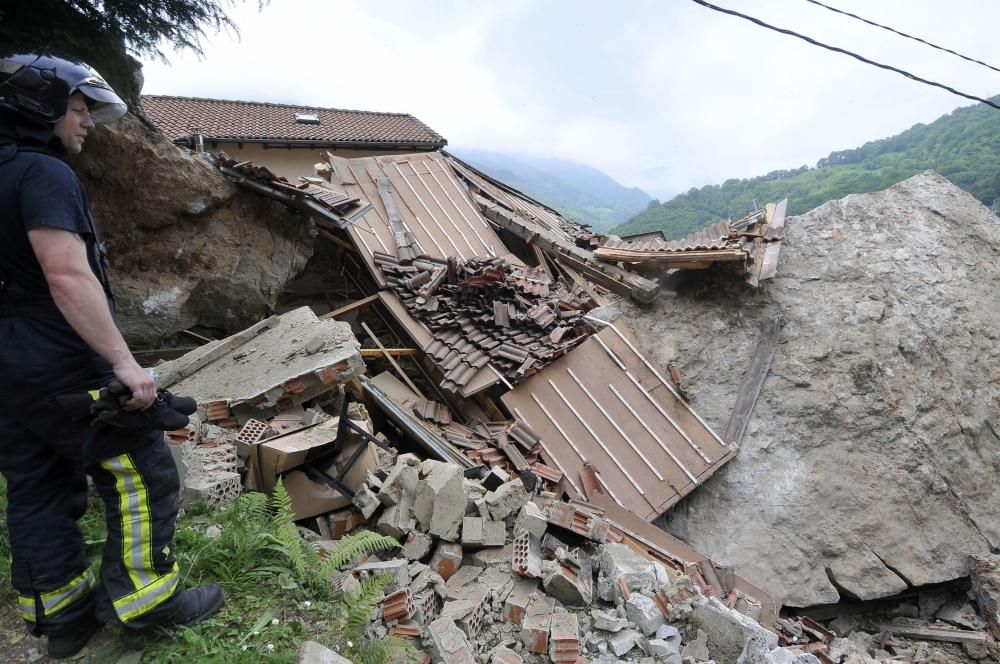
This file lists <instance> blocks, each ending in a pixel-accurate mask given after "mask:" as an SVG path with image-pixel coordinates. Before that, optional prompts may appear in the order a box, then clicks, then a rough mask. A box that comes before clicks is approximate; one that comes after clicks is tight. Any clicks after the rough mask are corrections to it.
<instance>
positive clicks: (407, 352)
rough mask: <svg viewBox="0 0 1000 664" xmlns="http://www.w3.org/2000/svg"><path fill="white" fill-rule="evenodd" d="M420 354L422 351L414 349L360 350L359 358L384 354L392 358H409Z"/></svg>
mask: <svg viewBox="0 0 1000 664" xmlns="http://www.w3.org/2000/svg"><path fill="white" fill-rule="evenodd" d="M422 352H423V351H421V350H417V349H416V348H384V349H380V348H362V349H361V357H382V356H383V355H385V354H386V353H388V354H389V355H392V356H393V357H409V356H411V355H417V354H419V353H422Z"/></svg>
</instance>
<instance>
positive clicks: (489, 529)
mask: <svg viewBox="0 0 1000 664" xmlns="http://www.w3.org/2000/svg"><path fill="white" fill-rule="evenodd" d="M506 540H507V528H506V526H504V524H503V522H502V521H494V520H492V519H484V518H482V517H478V516H467V517H465V518H464V519H462V546H464V547H477V546H503V545H504V543H505V542H506Z"/></svg>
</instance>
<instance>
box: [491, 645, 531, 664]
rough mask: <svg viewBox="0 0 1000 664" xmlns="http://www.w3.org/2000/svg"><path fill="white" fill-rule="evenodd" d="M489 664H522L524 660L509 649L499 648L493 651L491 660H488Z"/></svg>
mask: <svg viewBox="0 0 1000 664" xmlns="http://www.w3.org/2000/svg"><path fill="white" fill-rule="evenodd" d="M490 663H491V664H524V660H523V659H521V656H520V655H518V654H517V653H516V652H514V651H513V650H511V649H510V648H507V647H504V646H500V647H499V648H497V649H496V650H494V651H493V659H491V660H490Z"/></svg>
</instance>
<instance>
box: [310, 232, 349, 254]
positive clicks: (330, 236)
mask: <svg viewBox="0 0 1000 664" xmlns="http://www.w3.org/2000/svg"><path fill="white" fill-rule="evenodd" d="M316 230H317V231H319V234H320V235H322V236H323V237H325V238H326V239H327V240H329V241H330V242H333V243H334V244H336V245H337V246H339V247H342V248H344V249H345V250H347V251H350V252H351V253H353V254H356V253H358V250H357V249H355V248H354V245H353V244H351V243H350V242H345V241H344V240H341V239H340V238H339V237H337V236H336V235H334V234H333V233H331V232H330V231H328V230H325V229H322V228H317V229H316Z"/></svg>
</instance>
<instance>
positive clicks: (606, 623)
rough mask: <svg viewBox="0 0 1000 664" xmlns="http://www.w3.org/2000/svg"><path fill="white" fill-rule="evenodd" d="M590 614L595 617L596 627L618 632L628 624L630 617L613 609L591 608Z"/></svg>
mask: <svg viewBox="0 0 1000 664" xmlns="http://www.w3.org/2000/svg"><path fill="white" fill-rule="evenodd" d="M590 615H591V617H592V618H593V619H594V628H595V629H602V630H604V631H606V632H618V631H621V630H623V629H625V628H626V627H627V626H628V619H626V618H625V617H624V616H619V615H618V614H616V613H613V612H611V611H602V610H600V609H591V611H590Z"/></svg>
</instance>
